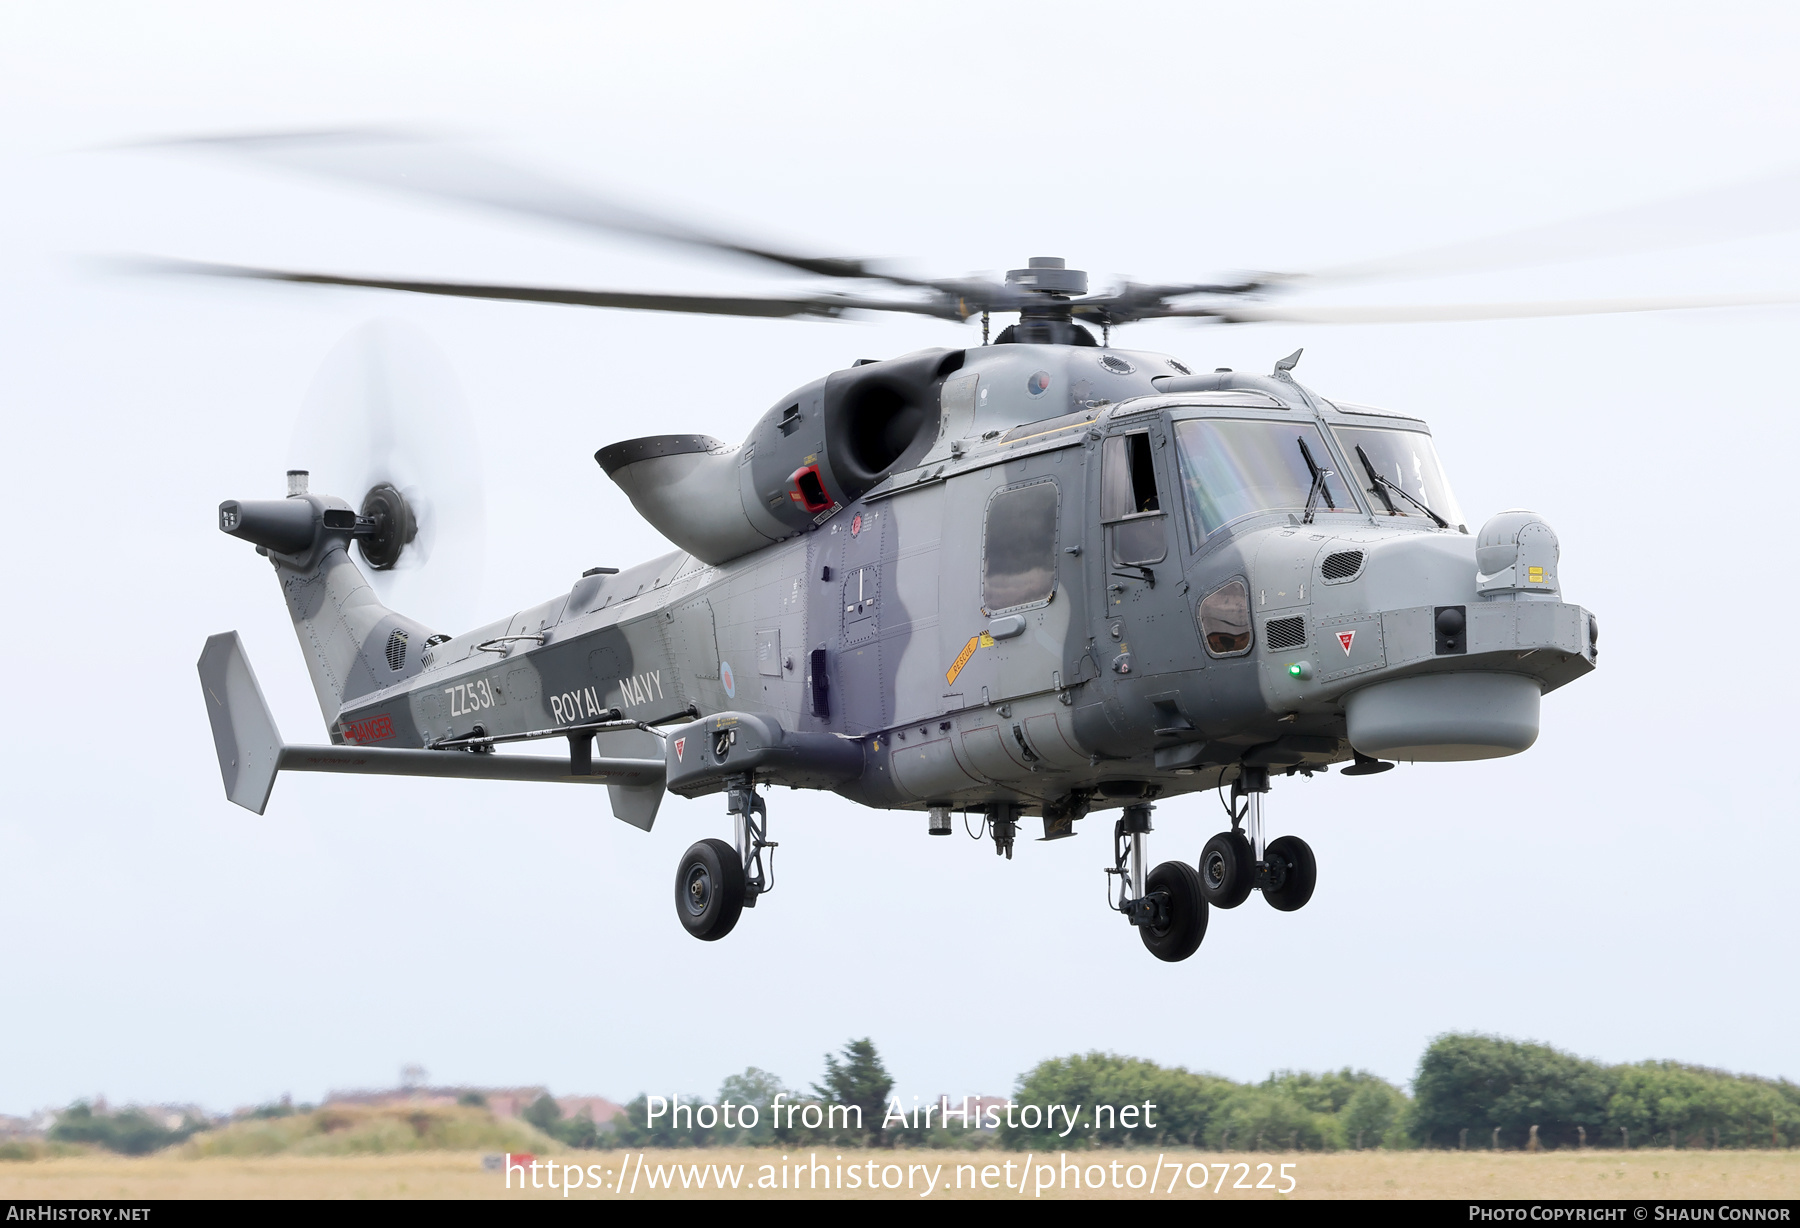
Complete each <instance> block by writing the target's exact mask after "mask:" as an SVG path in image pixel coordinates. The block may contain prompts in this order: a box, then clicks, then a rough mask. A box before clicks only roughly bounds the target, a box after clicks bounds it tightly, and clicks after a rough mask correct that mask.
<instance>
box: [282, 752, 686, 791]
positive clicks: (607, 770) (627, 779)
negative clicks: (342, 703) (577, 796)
mask: <svg viewBox="0 0 1800 1228" xmlns="http://www.w3.org/2000/svg"><path fill="white" fill-rule="evenodd" d="M593 763H594V767H593V771H591V772H590V773H588V774H587V775H585V776H577V775H575V774H574V773H573V772H571V771H570V770H569V760H568V758H567V757H566V756H557V757H555V758H549V757H546V756H542V755H477V754H471V753H470V752H468V751H463V750H379V749H375V748H372V747H367V746H284V747H282V749H281V770H282V771H284V772H345V773H348V774H349V775H352V776H444V777H450V778H454V779H457V780H553V781H561V782H564V783H567V784H578V785H656V786H657V787H658V788H661V787H662V781H663V762H662V760H660V759H599V758H596V759H595V760H594V761H593Z"/></svg>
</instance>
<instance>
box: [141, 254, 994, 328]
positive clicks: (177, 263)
mask: <svg viewBox="0 0 1800 1228" xmlns="http://www.w3.org/2000/svg"><path fill="white" fill-rule="evenodd" d="M135 267H136V268H138V269H139V270H140V271H144V272H152V273H188V274H197V275H199V276H204V277H237V278H244V279H248V280H252V281H280V282H290V283H294V284H298V285H308V286H350V287H356V288H361V289H367V290H402V291H405V292H407V293H410V294H439V295H448V296H450V297H453V298H485V299H506V300H511V301H515V302H524V303H561V304H564V305H566V306H572V307H614V308H621V309H624V310H630V311H676V312H687V313H690V314H695V315H717V316H762V317H771V318H778V319H779V318H793V317H805V316H811V317H815V318H820V319H832V318H835V317H837V316H840V315H842V314H844V313H845V312H847V311H900V312H907V313H910V314H914V315H929V316H938V317H940V318H945V319H952V320H954V319H958V318H960V317H959V316H958V315H957V313H956V310H955V308H954V307H948V308H947V307H945V305H944V304H942V303H934V302H920V303H909V302H904V301H897V300H896V301H881V300H874V299H859V298H853V297H851V296H849V295H818V296H811V297H800V298H749V297H745V298H732V297H724V296H712V295H698V294H649V293H643V292H641V291H635V290H576V289H565V288H561V287H555V286H508V285H493V284H487V283H481V282H449V281H409V280H404V279H400V278H386V277H340V276H337V275H336V274H332V273H302V272H295V271H292V270H288V269H263V268H254V267H250V266H247V265H237V264H207V263H203V262H200V261H187V260H158V261H144V262H139V263H138V264H136V266H135Z"/></svg>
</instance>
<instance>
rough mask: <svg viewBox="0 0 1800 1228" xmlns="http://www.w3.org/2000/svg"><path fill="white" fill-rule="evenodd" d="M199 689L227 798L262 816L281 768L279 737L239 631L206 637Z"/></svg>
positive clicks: (273, 718)
mask: <svg viewBox="0 0 1800 1228" xmlns="http://www.w3.org/2000/svg"><path fill="white" fill-rule="evenodd" d="M200 689H201V691H202V692H203V693H204V694H205V696H206V715H207V718H208V719H209V720H211V721H212V731H213V748H214V749H215V750H217V751H218V752H219V774H220V775H221V776H223V777H224V778H225V796H226V797H228V798H230V799H231V800H232V801H234V802H236V803H237V804H238V805H240V806H242V807H243V808H244V809H246V810H254V811H255V812H256V813H257V814H261V813H262V812H263V809H264V808H265V807H266V806H268V804H269V792H270V790H272V789H273V788H274V787H275V773H276V771H277V770H279V769H280V767H281V733H280V731H279V730H277V729H276V728H275V717H274V715H273V714H272V713H270V711H269V705H268V702H267V701H266V700H264V699H263V693H262V687H260V686H258V685H257V682H256V673H255V671H253V670H252V669H251V668H250V659H249V658H248V657H246V656H245V655H244V645H243V642H242V641H241V640H239V639H238V633H237V632H235V631H226V632H222V633H221V634H219V635H213V636H208V637H207V640H206V647H205V649H204V650H202V651H201V653H200Z"/></svg>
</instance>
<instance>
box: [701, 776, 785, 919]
mask: <svg viewBox="0 0 1800 1228" xmlns="http://www.w3.org/2000/svg"><path fill="white" fill-rule="evenodd" d="M725 798H726V810H727V812H728V813H729V814H731V816H732V818H733V826H734V827H735V829H736V834H737V847H735V848H733V847H732V846H731V845H729V844H727V843H726V842H725V841H723V840H701V841H699V842H698V843H696V844H694V845H693V846H692V847H690V848H689V849H688V851H687V852H685V853H683V854H682V855H681V864H680V866H679V867H677V868H676V871H675V915H676V916H677V917H679V918H681V924H682V928H684V929H686V930H687V932H688V933H690V934H692V935H693V936H694V937H696V938H698V939H700V940H701V941H702V942H717V941H718V940H719V939H721V938H723V937H725V935H727V934H729V933H730V932H731V931H732V928H733V927H734V926H736V925H737V923H738V917H740V916H741V915H743V911H744V909H746V908H755V907H756V901H757V898H758V897H760V896H762V895H764V894H766V893H767V892H770V891H773V890H774V889H775V854H774V853H773V852H771V853H770V854H769V857H768V862H767V864H766V866H765V863H764V861H763V850H764V849H775V848H779V847H780V846H779V845H778V844H777V843H776V842H775V841H773V840H770V839H768V826H769V808H768V807H767V806H766V805H765V804H764V803H763V799H762V798H761V797H759V796H758V795H757V792H756V788H755V785H754V784H753V782H752V781H751V780H750V778H749V777H747V776H746V777H742V778H740V779H737V780H733V781H731V782H730V783H729V784H727V785H726V788H725Z"/></svg>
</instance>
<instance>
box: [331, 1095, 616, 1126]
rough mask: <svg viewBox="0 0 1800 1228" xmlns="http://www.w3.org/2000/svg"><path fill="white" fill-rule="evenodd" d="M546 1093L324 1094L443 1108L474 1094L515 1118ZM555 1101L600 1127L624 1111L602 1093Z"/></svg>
mask: <svg viewBox="0 0 1800 1228" xmlns="http://www.w3.org/2000/svg"><path fill="white" fill-rule="evenodd" d="M549 1094H550V1089H549V1088H547V1087H396V1088H389V1089H387V1090H382V1091H370V1090H356V1091H334V1092H330V1093H327V1095H326V1097H325V1103H326V1104H345V1105H352V1104H354V1105H363V1106H366V1107H369V1108H405V1107H411V1106H418V1107H424V1108H444V1107H448V1106H450V1105H453V1104H457V1103H460V1102H461V1101H462V1100H464V1099H465V1098H466V1097H468V1096H471V1095H475V1096H480V1097H481V1098H482V1100H483V1101H484V1102H485V1103H486V1105H487V1107H488V1111H489V1112H490V1113H492V1114H493V1115H494V1116H495V1117H518V1116H520V1115H521V1114H522V1113H524V1111H525V1110H526V1109H528V1108H530V1107H531V1105H532V1104H533V1103H534V1102H535V1101H536V1100H537V1099H538V1098H539V1097H541V1096H547V1095H549ZM555 1100H556V1107H557V1108H559V1109H561V1110H562V1115H563V1116H564V1117H579V1116H581V1115H582V1113H584V1112H585V1113H586V1114H588V1116H590V1117H592V1118H593V1119H594V1124H595V1125H596V1126H604V1125H606V1124H607V1123H608V1122H610V1121H611V1120H612V1119H613V1118H615V1117H620V1116H622V1115H623V1114H624V1112H625V1110H624V1108H623V1107H621V1106H620V1105H618V1104H615V1103H614V1102H613V1101H611V1100H608V1099H606V1098H605V1097H604V1096H557V1097H555Z"/></svg>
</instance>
